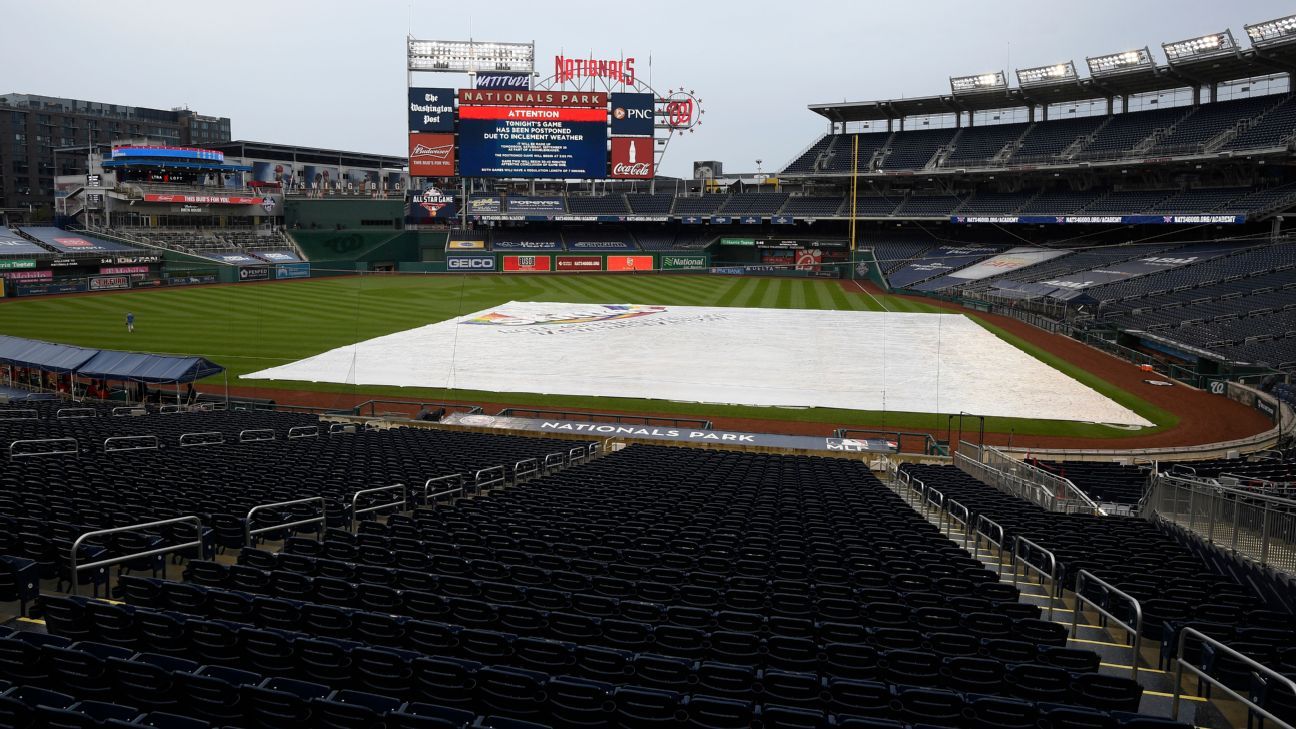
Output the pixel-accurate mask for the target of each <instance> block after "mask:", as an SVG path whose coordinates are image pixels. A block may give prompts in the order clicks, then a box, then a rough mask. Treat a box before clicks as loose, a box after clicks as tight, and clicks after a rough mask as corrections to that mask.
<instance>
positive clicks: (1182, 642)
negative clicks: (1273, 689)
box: [1170, 627, 1296, 729]
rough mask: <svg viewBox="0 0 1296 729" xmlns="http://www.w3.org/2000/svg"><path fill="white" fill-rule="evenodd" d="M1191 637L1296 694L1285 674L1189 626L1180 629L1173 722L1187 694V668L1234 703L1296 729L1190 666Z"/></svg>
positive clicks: (1295, 684) (1295, 685)
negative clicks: (1181, 698)
mask: <svg viewBox="0 0 1296 729" xmlns="http://www.w3.org/2000/svg"><path fill="white" fill-rule="evenodd" d="M1189 638H1197V639H1198V640H1200V641H1201V642H1202V643H1203V644H1205V645H1209V646H1210V647H1212V648H1214V649H1215V650H1216V651H1220V652H1223V653H1227V654H1228V655H1229V657H1231V658H1233V659H1235V660H1238V661H1241V662H1242V663H1243V664H1245V665H1246V666H1247V667H1248V668H1250V669H1251V670H1252V672H1253V673H1254V674H1256V675H1257V677H1259V676H1264V677H1265V679H1267V680H1272V681H1277V682H1278V683H1281V684H1285V685H1286V686H1287V690H1289V691H1291V692H1292V694H1296V681H1292V680H1291V679H1290V678H1287V677H1286V676H1284V675H1282V674H1281V673H1278V672H1277V671H1275V670H1273V669H1271V668H1266V667H1265V666H1262V665H1261V664H1259V663H1257V662H1256V661H1255V660H1254V659H1251V658H1248V657H1247V656H1245V655H1243V654H1241V653H1239V652H1237V651H1236V650H1234V649H1232V648H1229V647H1228V646H1226V645H1224V644H1223V643H1221V642H1219V641H1218V640H1215V639H1214V638H1212V637H1210V636H1209V635H1206V634H1205V633H1203V632H1201V631H1200V630H1197V629H1196V628H1187V627H1185V628H1180V629H1179V647H1178V649H1177V650H1176V652H1175V682H1174V697H1173V698H1172V699H1171V703H1170V718H1171V719H1178V718H1179V696H1180V694H1182V693H1183V672H1184V669H1185V668H1187V669H1188V671H1189V672H1190V673H1192V674H1193V675H1194V676H1196V677H1197V680H1199V681H1207V682H1209V683H1210V684H1211V685H1212V686H1214V687H1216V688H1218V689H1219V690H1221V691H1223V692H1224V693H1226V694H1228V695H1229V697H1230V698H1232V699H1233V700H1235V701H1238V702H1239V703H1242V704H1244V705H1246V707H1247V709H1248V711H1253V712H1255V713H1257V714H1259V715H1261V716H1263V717H1264V718H1265V719H1268V720H1269V721H1272V722H1273V723H1274V725H1275V726H1277V727H1280V729H1296V727H1293V725H1292V724H1289V723H1287V722H1285V721H1283V720H1282V719H1280V718H1278V717H1277V716H1275V715H1274V714H1273V713H1271V712H1270V711H1269V710H1267V709H1265V708H1264V707H1262V706H1260V705H1259V704H1257V703H1256V702H1254V701H1252V700H1251V699H1250V697H1248V696H1243V695H1242V694H1240V693H1238V692H1237V691H1235V690H1233V689H1232V688H1229V686H1228V685H1226V684H1225V683H1224V682H1223V681H1221V680H1219V679H1217V678H1215V677H1214V676H1211V675H1210V674H1208V673H1206V671H1205V670H1204V669H1202V668H1199V667H1197V666H1194V665H1192V664H1191V663H1188V662H1187V661H1186V660H1184V647H1185V646H1186V645H1187V643H1188V639H1189Z"/></svg>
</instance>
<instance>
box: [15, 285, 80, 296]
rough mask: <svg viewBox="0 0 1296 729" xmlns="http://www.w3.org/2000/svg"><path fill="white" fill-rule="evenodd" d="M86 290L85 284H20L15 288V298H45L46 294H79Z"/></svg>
mask: <svg viewBox="0 0 1296 729" xmlns="http://www.w3.org/2000/svg"><path fill="white" fill-rule="evenodd" d="M85 290H86V285H85V284H84V283H61V284H56V283H20V284H15V285H14V287H13V294H14V296H43V295H45V294H77V293H81V292H82V291H85Z"/></svg>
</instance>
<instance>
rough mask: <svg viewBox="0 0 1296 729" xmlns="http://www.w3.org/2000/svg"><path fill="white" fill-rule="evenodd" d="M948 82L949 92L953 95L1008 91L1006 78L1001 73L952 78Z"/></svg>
mask: <svg viewBox="0 0 1296 729" xmlns="http://www.w3.org/2000/svg"><path fill="white" fill-rule="evenodd" d="M949 81H950V91H952V92H954V94H955V95H961V94H984V93H987V92H994V91H1007V90H1008V77H1007V75H1005V74H1004V72H1003V71H994V72H991V73H979V74H976V75H973V76H952V77H950V80H949Z"/></svg>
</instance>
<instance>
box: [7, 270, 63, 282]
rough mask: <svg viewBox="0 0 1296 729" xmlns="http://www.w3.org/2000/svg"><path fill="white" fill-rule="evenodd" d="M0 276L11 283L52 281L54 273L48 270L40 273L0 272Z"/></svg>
mask: <svg viewBox="0 0 1296 729" xmlns="http://www.w3.org/2000/svg"><path fill="white" fill-rule="evenodd" d="M0 276H4V277H5V278H7V279H9V280H11V281H53V280H54V272H53V271H50V270H48V269H44V270H40V271H0Z"/></svg>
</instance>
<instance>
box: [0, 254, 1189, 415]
mask: <svg viewBox="0 0 1296 729" xmlns="http://www.w3.org/2000/svg"><path fill="white" fill-rule="evenodd" d="M507 301H565V302H579V303H635V304H673V305H677V306H742V307H766V308H797V309H839V310H855V311H899V312H920V313H921V312H933V311H937V309H936V307H934V306H931V305H928V304H924V303H921V302H916V301H912V300H907V299H901V298H897V297H892V296H885V295H877V296H874V295H872V294H867V293H864V292H862V291H858V292H856V291H851V290H848V289H847V288H843V287H842V286H841V285H840V283H839V282H837V281H832V280H818V279H774V278H730V277H714V276H712V277H708V276H660V275H657V276H606V275H605V276H597V275H580V276H505V275H474V276H467V275H461V276H424V275H400V276H379V275H371V276H364V277H348V278H332V279H327V278H326V279H312V280H309V281H294V282H287V283H273V284H260V285H238V286H209V287H198V288H191V289H185V288H177V289H159V290H149V291H136V292H123V293H114V294H103V295H97V296H71V297H48V298H38V299H23V300H7V301H4V302H3V303H0V333H3V334H11V335H16V336H22V337H32V338H37V339H45V340H49V341H56V342H65V343H70V344H79V345H84V346H89V347H100V348H105V349H131V350H137V351H147V352H156V353H174V354H197V355H202V356H204V357H208V358H209V359H212V360H215V361H216V362H219V363H220V364H222V365H224V366H225V367H227V368H228V370H229V383H230V384H231V385H242V386H249V385H252V386H257V387H260V388H263V389H264V388H266V384H265V382H264V381H256V382H252V381H248V382H239V381H238V380H237V377H238V375H240V374H246V373H248V372H254V371H257V370H261V369H265V368H267V367H273V366H275V365H279V364H285V363H288V362H293V361H296V360H299V359H302V358H304V357H309V356H312V355H315V354H319V353H320V352H324V351H326V350H329V349H333V348H335V347H340V346H343V345H347V344H351V343H353V342H358V341H361V340H365V339H370V338H373V337H378V336H382V335H385V334H391V333H393V332H399V331H403V330H406V329H410V328H413V327H418V326H423V325H425V324H430V323H432V322H436V321H441V320H444V319H448V318H451V317H454V316H459V315H461V314H467V313H470V312H474V311H478V310H480V309H484V308H487V307H490V306H494V305H498V304H502V303H504V302H507ZM128 311H130V312H133V313H134V314H135V318H136V327H135V332H134V334H127V332H126V327H125V316H126V312H128ZM974 318H976V317H974ZM980 323H981V324H982V325H983V326H986V327H987V328H988V329H989V330H990V331H992V332H994V333H995V334H996V335H997V336H999V337H1000V338H1002V339H1004V340H1005V341H1007V342H1009V343H1011V344H1013V345H1014V346H1017V347H1019V348H1020V349H1022V350H1023V351H1026V352H1027V353H1029V354H1031V355H1032V356H1034V357H1036V358H1037V359H1040V360H1042V361H1044V362H1045V363H1047V364H1049V365H1050V366H1053V367H1055V368H1057V369H1060V370H1062V371H1064V372H1066V373H1067V374H1069V375H1071V376H1072V377H1075V378H1076V379H1079V380H1080V381H1081V382H1084V383H1085V384H1087V385H1089V386H1090V387H1093V388H1095V389H1097V390H1099V391H1100V392H1102V393H1103V394H1105V395H1107V396H1108V397H1111V398H1112V399H1114V400H1116V401H1118V402H1120V403H1121V404H1123V405H1125V406H1126V407H1129V408H1130V409H1132V410H1134V411H1135V412H1137V413H1139V414H1140V415H1142V416H1143V417H1145V418H1147V419H1148V420H1150V421H1152V422H1153V423H1156V424H1157V428H1158V429H1160V428H1165V427H1170V426H1173V425H1174V424H1175V422H1176V420H1175V418H1174V416H1173V415H1171V414H1170V413H1167V412H1165V411H1163V410H1160V409H1158V408H1156V407H1154V406H1152V405H1150V404H1148V403H1147V402H1145V401H1143V400H1141V399H1139V398H1138V397H1136V396H1134V395H1132V394H1130V393H1128V392H1125V391H1124V390H1121V389H1119V388H1116V387H1114V386H1112V385H1110V384H1109V383H1107V382H1105V381H1103V380H1101V379H1098V378H1096V377H1094V376H1092V375H1090V374H1088V373H1086V372H1084V371H1082V370H1079V369H1078V368H1076V367H1073V366H1071V365H1070V364H1069V363H1066V362H1064V361H1062V360H1060V359H1058V358H1057V357H1055V356H1053V355H1051V354H1050V353H1048V352H1044V351H1041V350H1039V349H1038V348H1035V347H1033V346H1031V345H1029V344H1028V343H1026V342H1023V341H1021V340H1020V339H1018V338H1017V337H1015V336H1013V335H1011V334H1009V333H1008V332H1005V331H1003V330H1000V329H998V328H996V327H994V326H991V325H988V324H986V323H985V322H980ZM213 381H214V382H221V381H222V380H221V378H215V379H214V380H213ZM273 385H274V383H272V386H273ZM277 386H278V387H280V388H281V389H295V390H313V391H323V392H336V393H354V392H357V391H363V392H364V393H373V394H374V395H375V396H377V397H400V398H414V399H424V400H434V399H441V398H453V399H458V400H467V401H470V402H480V403H500V402H507V403H509V404H513V405H521V406H528V405H529V406H535V407H554V408H567V409H591V408H592V409H608V410H624V411H630V412H651V413H671V414H678V415H681V416H705V417H740V418H768V419H777V420H803V421H813V422H822V423H831V424H836V425H869V426H885V427H887V428H892V429H901V430H903V429H909V428H928V429H941V430H943V429H944V428H945V427H946V424H947V421H948V416H946V415H943V414H941V415H936V414H930V413H895V412H888V413H880V412H860V411H850V410H834V409H829V408H814V409H808V410H796V409H783V408H759V407H743V406H724V405H703V404H691V403H675V402H668V401H661V400H636V399H625V398H592V397H576V396H559V395H533V394H527V393H493V392H478V391H471V390H455V391H447V390H441V389H422V388H394V387H371V386H363V387H359V388H357V387H355V386H350V385H334V384H326V383H306V382H282V383H277ZM209 389H210V388H209ZM986 427H987V430H990V431H992V432H1002V433H1007V432H1010V431H1012V432H1016V433H1020V434H1023V435H1026V434H1031V435H1067V436H1080V437H1110V438H1118V437H1121V436H1126V435H1131V434H1135V433H1137V434H1147V433H1149V432H1154V431H1153V430H1152V429H1143V430H1138V431H1128V430H1123V429H1119V428H1112V427H1107V426H1101V425H1094V424H1085V423H1070V422H1062V421H1050V420H1023V419H1009V418H988V419H987V420H986Z"/></svg>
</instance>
